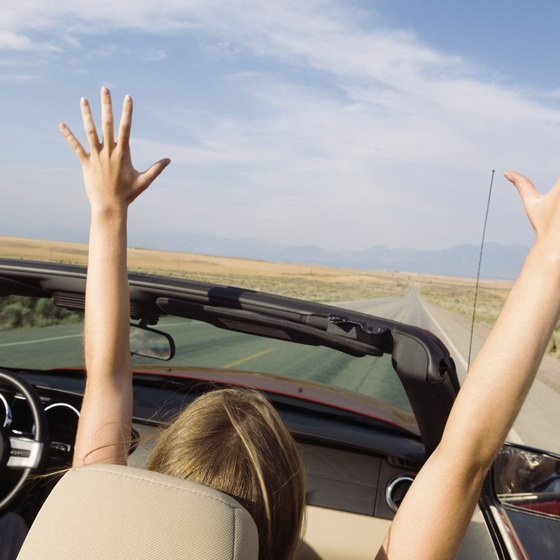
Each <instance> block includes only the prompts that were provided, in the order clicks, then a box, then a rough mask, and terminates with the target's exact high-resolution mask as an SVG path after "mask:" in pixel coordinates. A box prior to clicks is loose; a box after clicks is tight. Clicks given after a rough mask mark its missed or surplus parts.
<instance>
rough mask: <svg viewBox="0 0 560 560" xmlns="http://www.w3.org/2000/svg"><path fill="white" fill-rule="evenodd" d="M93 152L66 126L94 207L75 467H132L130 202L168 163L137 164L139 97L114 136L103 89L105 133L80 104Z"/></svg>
mask: <svg viewBox="0 0 560 560" xmlns="http://www.w3.org/2000/svg"><path fill="white" fill-rule="evenodd" d="M80 107H81V112H82V119H83V123H84V129H85V133H86V136H87V140H88V144H89V150H90V151H89V153H88V152H87V151H86V150H85V149H84V147H83V146H82V145H81V144H80V142H79V141H78V140H77V138H76V137H75V136H74V134H73V133H72V132H71V131H70V129H69V128H68V127H67V126H66V125H65V124H61V125H60V130H61V132H62V134H63V135H64V137H65V138H66V140H67V141H68V143H69V144H70V146H71V147H72V149H73V150H74V152H75V153H76V155H77V157H78V159H79V161H80V164H81V166H82V171H83V177H84V184H85V189H86V193H87V197H88V200H89V204H90V208H91V227H90V238H89V257H88V273H87V285H86V311H85V324H84V347H85V361H86V371H87V379H86V389H85V394H84V400H83V404H82V410H81V416H80V421H79V424H78V434H77V436H76V444H75V450H74V466H80V465H83V464H86V463H87V464H89V463H114V464H126V460H127V456H128V453H127V448H128V442H129V440H130V433H131V422H132V369H131V362H130V348H129V340H128V333H129V326H128V325H129V320H130V303H129V293H128V280H127V268H126V226H127V213H128V206H129V204H130V203H131V202H132V201H133V200H134V199H135V198H136V197H137V196H138V195H139V194H140V193H141V192H142V191H144V190H145V189H146V188H148V186H149V185H150V184H151V183H152V181H153V180H154V179H155V178H156V177H157V176H158V175H159V174H160V173H161V172H162V171H163V169H164V168H165V167H166V166H167V165H168V163H169V160H167V159H163V160H160V161H158V162H157V163H155V164H153V165H152V166H151V167H150V168H149V169H148V170H147V171H145V172H144V173H139V172H138V171H136V170H135V169H134V167H133V166H132V160H131V155H130V146H129V139H130V128H131V123H132V99H131V98H130V97H128V96H127V97H125V99H124V104H123V109H122V115H121V120H120V125H119V131H118V140H117V141H115V136H114V124H113V110H112V106H111V96H110V93H109V91H108V90H107V89H106V88H103V89H102V90H101V123H102V138H101V141H100V140H99V138H98V134H97V130H96V128H95V123H94V121H93V116H92V114H91V109H90V106H89V103H88V101H87V100H86V99H82V100H81V102H80Z"/></svg>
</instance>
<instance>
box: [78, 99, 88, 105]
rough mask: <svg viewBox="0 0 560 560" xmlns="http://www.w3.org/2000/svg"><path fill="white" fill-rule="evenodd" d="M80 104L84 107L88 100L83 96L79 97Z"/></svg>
mask: <svg viewBox="0 0 560 560" xmlns="http://www.w3.org/2000/svg"><path fill="white" fill-rule="evenodd" d="M80 104H81V105H83V106H84V107H85V106H86V105H87V104H88V100H87V99H86V98H85V97H80Z"/></svg>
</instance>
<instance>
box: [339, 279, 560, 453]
mask: <svg viewBox="0 0 560 560" xmlns="http://www.w3.org/2000/svg"><path fill="white" fill-rule="evenodd" d="M338 305H340V306H341V307H347V308H351V309H355V310H357V311H362V312H365V313H370V314H372V315H379V316H383V317H387V318H390V319H395V320H397V321H402V322H405V323H409V324H413V325H417V326H419V327H422V328H425V329H428V330H430V331H432V332H433V333H434V334H436V335H437V336H438V337H439V338H441V340H442V341H443V342H444V343H445V345H446V346H447V347H448V349H449V351H450V353H451V355H452V356H453V358H454V360H455V363H456V364H457V373H458V375H459V379H460V380H461V381H462V380H463V379H464V378H465V375H466V372H467V363H468V359H469V342H470V321H469V320H465V319H463V318H461V317H459V316H457V315H455V314H453V313H450V312H447V311H445V310H442V309H441V308H439V307H436V306H434V305H430V304H428V303H425V302H423V301H422V300H421V299H420V296H419V290H418V287H417V286H413V287H412V289H411V292H410V293H409V295H408V296H407V297H404V298H387V299H380V300H369V301H359V302H344V303H342V304H340V303H339V304H338ZM486 334H487V330H486V329H483V328H480V327H479V328H476V329H475V332H474V336H473V344H472V352H471V362H472V360H473V359H474V357H475V356H476V354H477V353H478V351H479V350H480V347H481V346H482V343H483V342H484V339H485V336H486ZM508 439H509V441H512V442H516V443H523V444H525V445H530V446H534V447H538V448H541V449H546V450H549V451H554V452H556V453H560V361H558V360H556V359H554V358H548V357H545V359H544V360H543V363H542V364H541V367H540V369H539V372H538V374H537V379H536V380H535V382H534V384H533V387H532V388H531V392H530V393H529V395H528V397H527V400H526V401H525V404H524V406H523V408H522V409H521V412H520V414H519V416H518V418H517V420H516V422H515V424H514V427H513V430H512V432H510V434H509V437H508Z"/></svg>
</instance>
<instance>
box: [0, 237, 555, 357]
mask: <svg viewBox="0 0 560 560" xmlns="http://www.w3.org/2000/svg"><path fill="white" fill-rule="evenodd" d="M0 255H2V256H3V257H10V258H30V259H37V260H49V261H54V262H62V263H77V264H85V263H86V259H87V246H86V245H83V244H78V243H62V242H53V241H39V240H31V239H21V238H14V237H0ZM128 261H129V267H130V269H131V270H135V271H139V272H147V273H163V274H167V275H170V276H178V277H185V278H192V279H195V280H201V281H209V282H215V283H219V284H226V285H234V286H239V287H244V288H249V289H255V290H263V291H267V292H270V293H276V294H281V295H287V296H292V297H298V298H303V299H307V300H310V301H323V302H335V301H350V300H364V299H374V298H382V297H399V296H404V295H406V294H407V293H408V290H409V286H410V283H411V282H414V283H416V284H419V285H420V288H421V295H422V297H423V298H424V299H425V300H426V301H429V302H431V303H433V304H435V305H438V306H440V307H443V308H445V309H448V310H450V311H452V312H454V313H457V314H459V315H461V316H462V317H464V318H465V319H468V320H471V319H472V313H473V302H474V290H475V282H474V280H471V279H460V278H451V277H441V276H426V275H417V274H406V273H396V272H372V271H360V270H345V269H340V268H329V267H322V266H310V265H302V264H290V263H271V262H266V261H259V260H250V259H237V258H229V257H213V256H207V255H195V254H189V253H172V252H162V251H152V250H147V249H137V248H130V249H129V250H128ZM510 287H511V283H510V282H497V281H482V282H481V284H480V288H479V293H478V297H477V312H476V323H477V324H480V325H484V326H487V327H490V326H491V325H492V324H493V323H494V321H495V320H496V318H497V316H498V314H499V312H500V309H501V308H502V305H503V303H504V301H505V298H506V297H507V294H508V293H509V289H510ZM548 353H549V354H551V355H554V356H556V357H560V326H557V327H556V330H555V332H554V334H553V336H552V338H551V341H550V343H549V348H548Z"/></svg>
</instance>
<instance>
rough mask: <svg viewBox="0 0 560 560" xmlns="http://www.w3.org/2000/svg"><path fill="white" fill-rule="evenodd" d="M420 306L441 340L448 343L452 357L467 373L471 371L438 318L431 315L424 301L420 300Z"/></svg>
mask: <svg viewBox="0 0 560 560" xmlns="http://www.w3.org/2000/svg"><path fill="white" fill-rule="evenodd" d="M420 305H421V306H422V309H423V310H424V312H425V313H426V315H427V316H428V317H429V318H430V320H431V321H432V323H433V324H434V325H435V326H436V328H437V329H438V331H439V335H440V338H442V339H443V341H444V342H445V343H446V345H447V347H448V348H449V349H450V350H451V355H452V356H454V357H455V359H456V360H458V361H460V362H461V365H462V366H463V367H464V368H465V371H467V370H468V369H469V366H468V364H467V360H465V358H464V357H463V356H462V355H461V352H459V349H458V348H457V346H455V344H453V342H452V341H451V339H450V338H449V337H448V336H447V334H446V332H445V331H444V330H443V327H442V326H441V325H440V324H439V323H438V321H436V318H435V317H434V316H433V315H432V314H431V313H430V311H429V310H428V308H427V307H426V306H425V305H424V302H423V301H422V300H420Z"/></svg>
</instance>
